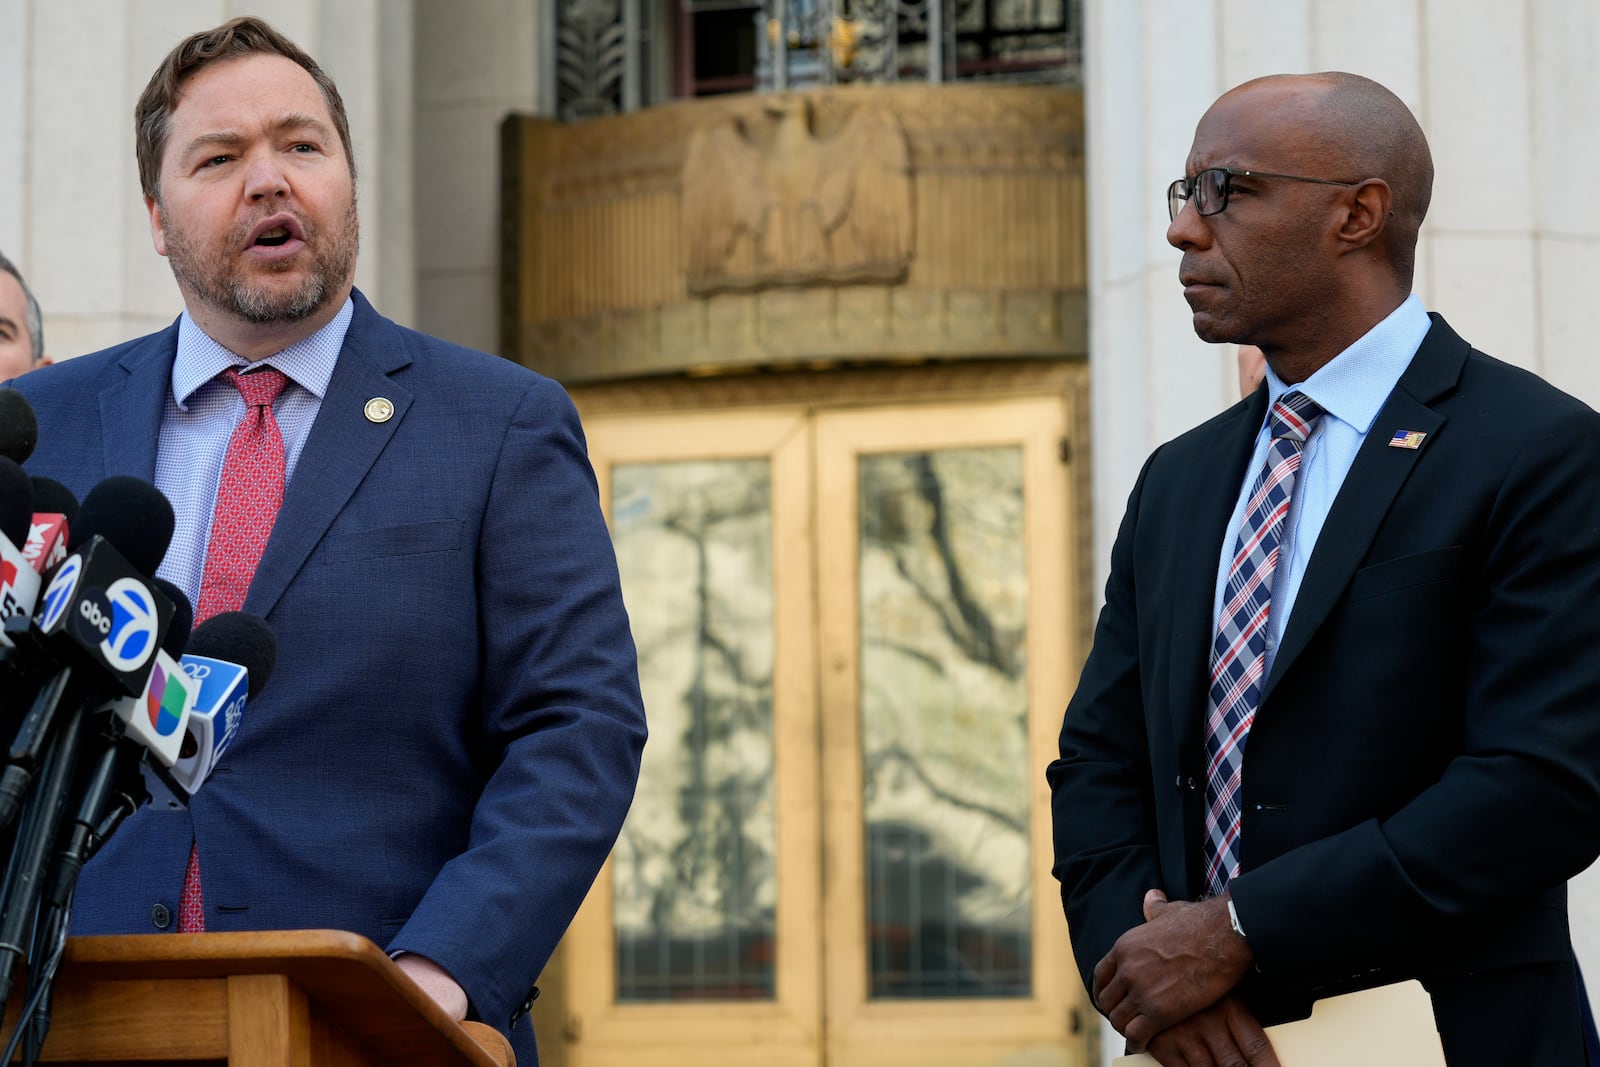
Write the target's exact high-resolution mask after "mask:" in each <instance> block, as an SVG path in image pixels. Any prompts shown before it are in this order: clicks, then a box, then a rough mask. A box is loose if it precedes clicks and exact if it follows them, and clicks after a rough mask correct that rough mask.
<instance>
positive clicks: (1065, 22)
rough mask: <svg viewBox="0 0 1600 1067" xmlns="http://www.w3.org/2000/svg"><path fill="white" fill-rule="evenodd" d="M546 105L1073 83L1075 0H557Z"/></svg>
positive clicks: (546, 62)
mask: <svg viewBox="0 0 1600 1067" xmlns="http://www.w3.org/2000/svg"><path fill="white" fill-rule="evenodd" d="M545 11H546V12H547V18H548V20H549V22H548V24H547V25H546V27H545V29H546V32H545V33H544V34H542V35H541V39H542V40H543V41H544V42H545V55H544V56H542V57H541V58H542V60H543V62H542V63H541V65H540V69H541V70H542V71H544V72H545V83H544V86H543V105H544V106H543V110H545V111H546V112H547V113H553V114H555V115H557V116H559V117H560V118H562V119H566V120H572V121H575V120H581V119H586V118H594V117H597V116H600V115H611V114H616V113H619V112H624V111H633V110H637V109H638V108H641V107H646V106H649V105H651V104H656V103H663V102H666V101H667V100H671V99H678V98H683V97H695V96H709V95H715V94H718V93H726V92H768V91H782V90H786V89H797V88H806V87H809V86H815V85H838V84H844V83H850V82H899V81H925V82H930V83H934V84H939V83H944V82H955V81H989V82H1025V83H1032V84H1062V85H1070V86H1079V85H1081V84H1082V69H1083V26H1082V0H555V2H554V3H552V4H549V5H547V6H546V8H545Z"/></svg>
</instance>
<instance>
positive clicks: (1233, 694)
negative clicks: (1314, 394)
mask: <svg viewBox="0 0 1600 1067" xmlns="http://www.w3.org/2000/svg"><path fill="white" fill-rule="evenodd" d="M1322 414H1323V412H1322V408H1321V407H1319V406H1318V405H1317V403H1316V401H1314V400H1312V399H1311V398H1310V397H1308V396H1306V395H1305V394H1304V393H1285V394H1284V395H1283V396H1282V397H1281V398H1280V399H1279V400H1278V402H1277V403H1276V404H1274V405H1273V406H1272V413H1271V414H1270V415H1269V416H1268V420H1267V421H1268V425H1269V426H1270V429H1271V433H1272V442H1271V444H1270V445H1269V446H1268V447H1267V460H1266V463H1264V464H1263V465H1262V469H1261V473H1260V475H1258V476H1257V478H1256V481H1255V484H1254V485H1253V486H1252V487H1251V489H1250V497H1249V500H1248V501H1247V502H1246V504H1245V513H1244V521H1243V522H1242V523H1240V524H1239V539H1238V541H1237V543H1236V545H1235V547H1234V552H1233V559H1232V561H1231V562H1230V563H1229V565H1228V582H1227V587H1226V590H1225V592H1224V593H1223V603H1222V612H1221V614H1220V615H1219V616H1218V617H1217V634H1216V640H1215V642H1213V644H1212V648H1211V700H1210V714H1209V715H1208V717H1207V721H1206V837H1205V861H1206V888H1207V890H1208V891H1209V892H1211V893H1220V892H1222V890H1223V889H1224V888H1226V886H1227V884H1228V879H1229V878H1232V877H1233V876H1234V875H1235V874H1238V873H1239V857H1240V850H1239V824H1240V816H1241V809H1240V803H1239V795H1240V775H1241V771H1242V770H1243V767H1244V743H1245V739H1246V738H1247V737H1248V736H1249V733H1250V724H1251V723H1252V722H1254V721H1255V717H1256V708H1257V707H1258V705H1259V704H1260V702H1261V685H1262V682H1263V681H1265V679H1264V678H1263V677H1262V675H1263V672H1264V668H1265V664H1266V657H1267V618H1268V616H1269V614H1270V613H1271V610H1272V578H1273V575H1274V574H1275V573H1277V569H1278V556H1279V547H1280V545H1279V541H1280V535H1281V534H1282V532H1283V524H1284V519H1285V518H1286V517H1287V516H1288V514H1289V502H1290V500H1291V498H1292V497H1293V495H1294V483H1295V474H1296V472H1298V471H1299V469H1300V458H1301V454H1302V452H1303V451H1304V449H1305V444H1306V439H1307V438H1308V437H1310V436H1311V431H1312V430H1313V429H1314V428H1315V427H1316V424H1317V420H1318V419H1320V418H1321V417H1322Z"/></svg>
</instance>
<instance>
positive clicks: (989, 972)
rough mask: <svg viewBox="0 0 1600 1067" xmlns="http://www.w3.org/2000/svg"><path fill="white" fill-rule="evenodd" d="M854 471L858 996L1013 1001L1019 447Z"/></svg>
mask: <svg viewBox="0 0 1600 1067" xmlns="http://www.w3.org/2000/svg"><path fill="white" fill-rule="evenodd" d="M856 473H857V487H858V492H857V499H858V501H859V508H858V522H859V527H860V530H859V554H858V566H859V580H858V595H857V601H858V612H859V614H858V618H859V619H860V636H859V652H858V655H859V658H860V663H861V694H860V717H861V751H862V808H863V811H862V818H863V822H864V832H865V835H866V894H867V952H868V957H867V965H868V966H867V973H868V996H869V997H873V998H902V999H907V998H909V999H922V998H930V997H1026V996H1027V995H1028V994H1029V993H1030V992H1031V991H1032V986H1033V974H1032V970H1033V968H1032V950H1033V930H1032V912H1031V901H1032V868H1031V863H1032V857H1031V855H1030V850H1029V842H1028V821H1029V812H1028V779H1029V778H1030V777H1031V776H1032V771H1033V768H1032V765H1031V764H1030V763H1029V758H1028V729H1027V720H1028V694H1027V671H1026V659H1027V655H1026V641H1025V635H1026V631H1027V621H1028V620H1027V601H1028V585H1027V570H1026V561H1025V559H1024V552H1023V537H1022V512H1023V484H1022V449H1021V448H1020V447H1019V446H1016V445H1008V446H1003V447H991V448H951V449H938V450H931V451H918V452H885V453H877V454H870V455H863V456H861V457H860V458H859V459H858V461H857V468H856Z"/></svg>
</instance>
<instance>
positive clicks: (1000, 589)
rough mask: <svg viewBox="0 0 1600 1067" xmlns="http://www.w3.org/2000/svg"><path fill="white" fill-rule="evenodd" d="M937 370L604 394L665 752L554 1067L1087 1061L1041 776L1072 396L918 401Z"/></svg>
mask: <svg viewBox="0 0 1600 1067" xmlns="http://www.w3.org/2000/svg"><path fill="white" fill-rule="evenodd" d="M909 373H910V372H907V374H908V375H909ZM800 377H803V376H797V377H796V378H795V379H794V380H795V381H798V380H799V379H800ZM928 377H929V376H928V375H926V374H925V375H923V376H922V377H921V378H912V377H900V378H897V377H895V376H893V375H890V376H886V377H883V378H881V379H874V380H872V382H876V383H878V384H883V385H884V386H885V388H882V389H880V388H878V387H877V384H872V383H869V387H867V388H863V384H862V380H861V379H859V378H857V379H847V378H841V379H839V381H840V382H853V384H848V385H845V384H840V385H834V386H830V385H827V384H819V383H825V381H826V380H827V379H826V378H825V376H823V377H819V378H817V379H816V380H815V381H812V380H808V381H809V382H810V384H809V385H808V388H807V390H806V393H807V395H805V396H804V397H801V398H799V399H794V398H792V393H793V390H790V389H781V388H768V389H766V390H765V391H762V390H755V391H753V392H747V393H746V394H745V395H743V396H740V397H737V398H736V399H737V400H738V402H735V403H728V402H726V401H727V400H728V399H729V394H728V388H729V387H728V386H727V385H718V384H715V383H712V384H707V385H704V386H701V387H700V393H699V394H698V395H697V394H696V392H695V391H694V387H686V388H685V389H684V390H682V391H681V392H680V393H679V394H677V396H676V399H675V401H674V402H672V403H670V404H667V405H664V406H662V405H652V404H651V403H649V402H648V401H647V400H645V401H641V400H640V398H639V396H633V397H632V398H631V399H630V398H629V397H627V396H626V395H624V396H622V397H620V398H619V396H618V395H616V394H602V393H598V392H596V393H587V394H586V393H583V392H581V391H580V392H579V393H578V394H577V396H578V400H579V404H580V407H581V408H583V410H584V421H585V427H586V430H587V433H588V438H589V450H590V455H591V459H592V460H593V463H594V466H595V470H596V475H597V478H598V480H599V485H600V492H601V497H602V500H603V501H604V504H605V507H606V511H607V517H608V520H609V522H610V524H611V530H612V535H613V539H614V541H615V543H616V547H617V553H618V561H619V565H620V567H621V571H622V577H623V586H624V592H625V596H626V598H627V602H628V610H629V615H630V619H631V621H632V625H633V631H634V636H635V640H636V641H637V643H638V646H639V660H640V673H641V679H642V683H643V687H644V696H645V705H646V708H647V711H648V714H649V718H650V731H651V733H650V741H649V744H648V745H647V747H646V751H645V757H644V769H643V773H642V778H641V781H640V785H639V792H638V796H637V798H636V800H635V803H634V806H633V810H632V812H631V814H630V816H629V818H628V822H627V825H626V827H625V829H624V830H623V833H622V836H621V839H620V840H619V841H618V843H617V847H616V849H615V851H614V852H613V854H612V857H611V860H610V862H609V864H608V865H607V868H606V870H605V871H604V872H603V874H602V876H601V878H600V880H599V882H598V883H597V884H596V886H595V889H594V891H593V892H592V893H591V894H590V897H589V900H588V901H587V902H586V904H585V905H584V908H583V910H582V912H581V913H580V915H579V917H578V920H577V921H576V922H575V924H574V926H573V928H572V930H571V932H570V933H569V935H568V937H567V939H566V941H565V942H564V945H563V951H562V957H561V959H562V964H561V970H562V972H563V975H562V986H563V988H562V992H561V995H560V1000H561V1011H562V1012H563V1015H564V1019H563V1025H562V1028H561V1034H562V1039H561V1042H560V1046H561V1047H560V1048H559V1049H551V1052H552V1053H553V1054H554V1055H553V1056H552V1058H553V1059H555V1060H557V1062H564V1063H566V1064H570V1065H574V1067H611V1065H617V1067H624V1065H625V1067H649V1065H680V1064H681V1065H689V1064H694V1065H697V1067H701V1065H708V1067H709V1065H721V1064H727V1065H734V1064H738V1065H746V1064H753V1065H759V1067H802V1065H803V1067H823V1065H826V1067H856V1065H861V1067H866V1065H872V1067H892V1065H895V1064H901V1063H904V1064H908V1065H909V1064H916V1065H919V1067H929V1065H934V1067H938V1065H946V1067H958V1065H959V1067H988V1065H1002V1064H1003V1065H1015V1067H1024V1065H1025V1067H1044V1065H1051V1067H1068V1065H1071V1067H1077V1065H1081V1064H1084V1063H1085V1062H1086V1055H1087V1052H1086V1040H1087V1039H1086V1038H1085V1036H1084V1035H1083V1033H1082V1032H1081V1031H1083V1030H1085V1029H1091V1028H1092V1027H1089V1026H1086V1025H1085V1024H1086V1022H1087V1021H1088V1020H1089V1019H1090V1016H1089V1015H1088V1014H1086V1012H1085V1010H1084V1006H1083V1003H1082V1001H1083V992H1082V989H1081V986H1080V985H1079V983H1078V980H1077V978H1076V976H1075V973H1074V971H1073V968H1072V965H1071V961H1070V955H1069V949H1068V945H1067V939H1066V930H1065V923H1064V920H1063V919H1062V916H1061V910H1060V899H1059V895H1058V891H1057V888H1056V884H1055V882H1054V881H1053V880H1052V879H1051V877H1050V873H1049V867H1050V829H1049V808H1048V795H1047V791H1046V789H1045V784H1044V777H1043V770H1044V767H1045V765H1046V763H1047V762H1048V761H1049V759H1050V758H1051V755H1052V753H1053V751H1054V747H1055V734H1056V732H1057V730H1058V728H1059V725H1060V712H1061V708H1062V706H1063V705H1064V702H1065V700H1066V698H1067V696H1068V695H1069V693H1070V686H1071V684H1072V681H1073V679H1074V678H1075V676H1076V672H1077V668H1078V665H1079V663H1080V662H1081V652H1080V645H1081V642H1082V639H1083V638H1082V630H1083V627H1084V622H1083V619H1082V615H1083V614H1084V611H1083V607H1082V606H1081V605H1080V599H1079V598H1080V594H1081V588H1080V586H1081V583H1082V579H1081V577H1080V575H1079V573H1078V566H1077V561H1078V560H1079V559H1080V555H1081V548H1080V545H1079V531H1080V530H1084V529H1086V526H1085V525H1084V524H1085V521H1086V516H1085V515H1082V514H1080V513H1079V512H1080V511H1081V510H1082V507H1081V497H1082V494H1081V492H1079V491H1078V490H1077V489H1075V486H1078V485H1080V484H1081V482H1082V479H1081V478H1079V477H1078V474H1079V472H1077V471H1076V470H1075V468H1074V466H1073V465H1072V463H1070V462H1068V450H1067V448H1066V442H1068V441H1070V440H1072V439H1073V438H1074V434H1075V429H1076V428H1075V426H1074V425H1073V423H1074V411H1075V410H1076V408H1077V407H1078V405H1076V404H1074V403H1073V402H1072V398H1073V396H1074V393H1073V389H1074V388H1075V387H1076V386H1075V384H1074V383H1075V382H1076V381H1077V379H1075V378H1073V379H1070V380H1066V379H1063V378H1062V377H1061V375H1060V374H1059V373H1057V374H1055V375H1053V376H1052V375H1051V374H1044V373H1040V374H1038V375H1034V377H1037V378H1038V380H1037V381H1034V382H1032V384H1031V386H1030V385H1029V384H1028V379H1029V377H1030V376H1029V375H1027V374H1024V375H1023V376H1022V381H1023V387H1021V388H1019V387H1018V382H1017V380H1016V378H1015V376H1013V377H1012V378H1011V379H1009V380H1008V384H1007V387H1006V388H1003V389H999V390H993V389H990V390H988V391H987V394H986V392H985V390H984V389H982V388H980V389H978V390H977V391H976V392H975V393H966V392H965V390H962V389H956V390H955V391H954V392H955V393H956V394H957V395H952V392H951V391H950V390H945V391H943V392H941V391H939V390H937V389H936V390H934V391H932V392H931V393H930V392H927V391H926V390H924V391H922V392H920V393H909V392H908V391H907V390H905V389H904V388H900V387H899V384H897V383H904V382H908V381H913V380H916V381H926V380H927V379H928ZM735 392H737V390H735ZM886 394H893V396H897V397H899V398H898V399H893V398H892V397H891V396H890V395H886ZM641 395H644V396H648V394H641ZM544 1033H548V1031H545V1032H544ZM553 1036H554V1035H550V1037H553ZM550 1037H545V1039H544V1040H545V1043H546V1044H547V1045H548V1044H550Z"/></svg>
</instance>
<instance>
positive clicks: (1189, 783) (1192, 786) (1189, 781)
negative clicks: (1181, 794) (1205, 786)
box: [1183, 778, 1200, 793]
mask: <svg viewBox="0 0 1600 1067" xmlns="http://www.w3.org/2000/svg"><path fill="white" fill-rule="evenodd" d="M1183 787H1184V788H1185V789H1187V790H1188V791H1189V792H1191V793H1193V792H1194V791H1195V790H1196V789H1199V788H1200V786H1199V784H1198V783H1196V782H1195V780H1194V779H1193V778H1185V779H1184V780H1183Z"/></svg>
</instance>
